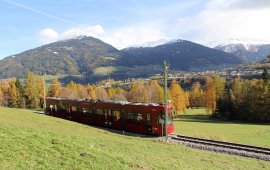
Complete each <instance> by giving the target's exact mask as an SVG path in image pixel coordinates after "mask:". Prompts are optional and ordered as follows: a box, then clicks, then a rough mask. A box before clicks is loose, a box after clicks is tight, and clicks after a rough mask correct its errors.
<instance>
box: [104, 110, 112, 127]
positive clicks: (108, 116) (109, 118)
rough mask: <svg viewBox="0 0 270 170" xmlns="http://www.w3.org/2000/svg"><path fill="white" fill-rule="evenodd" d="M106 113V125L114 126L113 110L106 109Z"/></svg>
mask: <svg viewBox="0 0 270 170" xmlns="http://www.w3.org/2000/svg"><path fill="white" fill-rule="evenodd" d="M104 114H105V125H107V126H112V119H113V117H112V110H110V109H104Z"/></svg>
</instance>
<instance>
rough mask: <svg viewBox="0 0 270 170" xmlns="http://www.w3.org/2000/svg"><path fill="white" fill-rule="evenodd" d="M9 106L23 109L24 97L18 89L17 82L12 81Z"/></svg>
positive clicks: (9, 90) (9, 91)
mask: <svg viewBox="0 0 270 170" xmlns="http://www.w3.org/2000/svg"><path fill="white" fill-rule="evenodd" d="M8 96H9V98H8V106H9V107H22V96H21V94H20V92H19V90H18V88H17V87H16V80H12V81H10V88H9V89H8Z"/></svg>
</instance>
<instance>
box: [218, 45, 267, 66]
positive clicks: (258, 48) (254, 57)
mask: <svg viewBox="0 0 270 170" xmlns="http://www.w3.org/2000/svg"><path fill="white" fill-rule="evenodd" d="M215 49H218V50H222V51H224V52H228V53H231V54H234V55H236V56H238V57H243V58H246V59H247V60H248V61H249V62H257V61H260V60H262V59H264V58H265V57H266V56H268V55H269V54H270V44H261V45H256V44H241V43H239V44H238V43H236V44H226V45H219V46H217V47H215Z"/></svg>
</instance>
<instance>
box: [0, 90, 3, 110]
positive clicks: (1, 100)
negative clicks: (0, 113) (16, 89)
mask: <svg viewBox="0 0 270 170" xmlns="http://www.w3.org/2000/svg"><path fill="white" fill-rule="evenodd" d="M3 99H4V95H3V92H2V89H1V88H0V106H1V105H2V102H3Z"/></svg>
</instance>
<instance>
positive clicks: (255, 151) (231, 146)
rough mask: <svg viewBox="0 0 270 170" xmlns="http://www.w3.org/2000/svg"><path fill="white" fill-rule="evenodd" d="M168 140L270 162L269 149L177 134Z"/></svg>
mask: <svg viewBox="0 0 270 170" xmlns="http://www.w3.org/2000/svg"><path fill="white" fill-rule="evenodd" d="M170 140H171V141H172V142H176V143H181V144H184V145H186V146H188V147H192V148H198V149H204V150H210V151H215V152H223V153H228V154H232V155H239V156H244V157H251V158H256V159H261V160H265V161H270V148H265V147H258V146H251V145H244V144H238V143H232V142H224V141H218V140H210V139H202V138H195V137H188V136H183V135H178V134H173V135H170Z"/></svg>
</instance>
